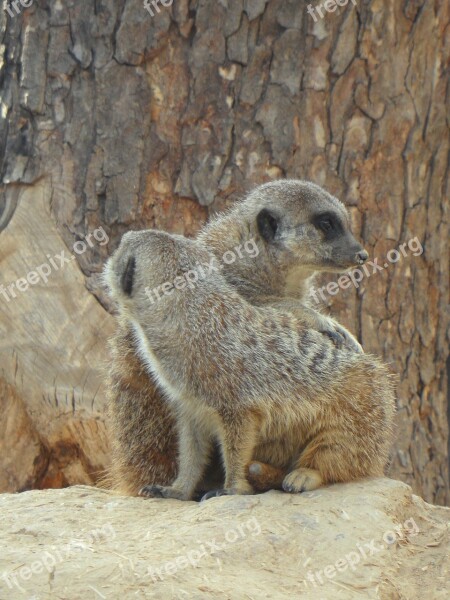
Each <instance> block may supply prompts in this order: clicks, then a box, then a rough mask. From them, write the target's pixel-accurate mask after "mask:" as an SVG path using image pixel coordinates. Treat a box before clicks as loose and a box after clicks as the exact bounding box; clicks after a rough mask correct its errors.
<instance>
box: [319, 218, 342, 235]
mask: <svg viewBox="0 0 450 600" xmlns="http://www.w3.org/2000/svg"><path fill="white" fill-rule="evenodd" d="M312 224H313V225H314V227H315V228H316V229H319V230H320V231H323V232H324V233H325V234H326V235H327V237H330V236H336V235H339V234H341V233H343V231H344V228H343V226H342V224H341V222H340V221H339V219H337V218H336V217H335V216H334V215H333V214H330V213H322V214H319V215H315V216H314V218H313V220H312Z"/></svg>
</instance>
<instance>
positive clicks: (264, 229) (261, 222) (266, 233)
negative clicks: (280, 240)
mask: <svg viewBox="0 0 450 600" xmlns="http://www.w3.org/2000/svg"><path fill="white" fill-rule="evenodd" d="M256 223H257V225H258V231H259V233H260V234H261V237H262V238H263V239H264V240H266V242H272V241H273V239H274V238H275V234H276V232H277V229H278V221H277V219H276V217H274V215H272V214H271V213H270V212H269V211H268V210H267V209H265V208H264V209H263V210H262V211H261V212H260V213H259V214H258V216H257V217H256Z"/></svg>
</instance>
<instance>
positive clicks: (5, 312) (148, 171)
mask: <svg viewBox="0 0 450 600" xmlns="http://www.w3.org/2000/svg"><path fill="white" fill-rule="evenodd" d="M312 4H313V5H316V4H317V3H315V2H313V3H312ZM306 6H307V3H303V2H301V1H299V0H191V1H190V2H189V1H188V0H175V1H174V2H173V5H172V6H170V7H164V6H163V5H162V4H160V12H156V11H155V15H154V16H153V17H152V16H151V15H150V14H149V12H147V11H146V10H145V9H144V7H143V3H142V1H141V0H128V1H127V2H125V1H124V0H77V1H71V0H58V1H57V2H56V1H55V2H53V1H46V0H35V2H34V4H33V5H32V6H31V8H29V9H23V10H22V12H21V14H20V15H17V16H15V17H14V18H11V17H9V16H8V15H7V13H6V12H5V11H1V13H0V41H1V45H0V52H1V57H2V61H1V62H0V69H1V70H0V78H1V79H0V82H1V111H0V112H1V119H2V120H1V124H0V161H1V162H0V173H1V177H2V187H1V194H2V195H1V199H0V230H1V234H0V261H1V269H0V282H1V283H2V284H3V285H4V286H7V285H9V284H11V283H12V282H16V280H17V279H19V278H22V277H26V275H27V273H28V272H29V271H30V270H33V269H34V268H35V267H36V266H38V265H40V264H42V263H44V262H47V263H48V262H49V257H53V256H54V255H56V254H58V253H60V252H61V251H62V250H65V251H66V253H67V254H68V255H70V254H72V255H73V256H75V259H76V260H75V259H74V260H73V262H70V263H68V264H67V265H64V266H63V267H61V268H60V269H58V270H56V269H54V268H52V273H51V276H49V281H48V283H46V284H44V283H43V282H42V281H39V282H38V283H36V284H33V285H30V286H29V289H27V290H26V291H23V292H20V291H17V293H16V296H17V297H16V298H14V297H13V296H12V295H11V294H10V295H9V296H6V295H5V294H3V293H2V294H0V315H1V316H0V319H1V320H0V328H1V339H0V403H1V405H2V423H1V427H0V452H1V456H0V464H1V466H2V470H1V471H0V488H1V490H10V491H12V490H17V489H26V488H29V487H43V486H55V487H57V486H61V485H67V484H70V483H75V482H93V481H95V480H96V477H97V473H98V472H99V471H100V470H101V469H102V468H103V467H104V465H105V463H106V461H107V456H108V437H107V432H106V430H105V424H104V416H103V415H104V395H103V388H102V375H101V366H100V365H101V363H102V361H103V359H104V357H105V356H104V354H105V351H104V347H105V339H106V337H107V335H108V334H109V333H110V331H111V328H112V318H111V316H110V315H109V314H108V312H107V311H106V310H105V308H108V305H107V301H106V300H105V297H104V294H103V292H102V289H101V285H100V283H99V272H100V270H101V266H102V264H103V262H104V260H105V258H106V256H107V255H108V254H109V253H110V252H111V251H112V250H113V249H114V248H115V247H116V245H117V243H118V241H119V239H120V236H121V234H122V233H123V232H124V231H126V230H128V229H133V228H144V227H157V228H161V229H167V230H170V231H175V232H178V233H183V234H186V235H193V234H194V233H195V232H196V231H197V230H198V228H199V227H200V225H201V224H202V223H203V222H204V221H205V219H206V218H207V217H208V215H209V214H211V213H213V212H215V211H217V210H219V209H222V208H224V207H225V206H227V205H228V204H229V203H231V202H233V201H234V200H235V199H236V198H237V197H239V196H241V195H242V194H243V193H244V192H245V191H246V190H248V189H250V188H252V187H253V186H254V185H255V184H258V183H261V182H263V181H266V180H269V179H273V178H277V177H283V176H287V177H298V178H308V179H311V180H313V181H315V182H317V183H319V184H321V185H323V186H325V187H326V188H327V189H328V190H330V191H331V192H332V193H334V194H336V195H337V196H338V197H340V198H342V199H343V200H344V201H346V202H347V203H348V205H349V206H350V211H351V213H352V217H353V220H354V223H355V230H356V232H357V234H359V235H360V237H361V239H363V240H364V242H365V244H366V247H367V249H368V250H369V251H370V254H371V255H372V256H373V257H379V259H380V263H383V262H384V258H385V256H386V253H387V252H388V251H389V250H390V249H392V248H398V246H399V245H400V244H401V243H404V242H407V241H408V240H410V239H411V238H415V237H417V238H418V239H419V240H420V242H421V243H422V245H423V247H424V253H423V254H422V255H420V256H413V255H412V253H411V252H408V254H407V256H405V257H402V258H401V260H399V261H398V262H397V263H396V264H395V265H394V264H391V265H389V266H388V268H386V269H383V271H382V272H379V273H377V274H373V276H371V277H370V278H366V279H365V280H364V281H363V282H361V285H360V287H359V288H358V290H355V289H354V288H353V287H352V289H347V290H345V291H340V292H339V294H337V295H336V296H330V295H328V296H327V304H328V305H329V306H330V308H331V311H332V313H333V314H335V315H337V316H338V318H340V319H341V320H342V321H343V322H344V323H345V324H346V325H348V326H349V327H350V328H351V329H352V330H353V331H355V332H357V334H358V336H359V338H360V340H361V341H362V343H363V344H364V347H365V349H366V351H369V352H374V353H376V354H380V355H382V356H383V357H384V358H385V360H387V361H388V362H389V363H390V364H391V365H392V368H393V370H394V371H396V372H397V373H398V374H399V376H400V385H399V390H398V419H397V439H396V446H395V449H394V455H393V462H392V467H391V474H392V476H394V477H398V478H400V479H402V480H403V481H406V482H407V483H410V484H411V485H412V486H413V488H414V490H415V491H416V492H418V493H419V494H421V495H422V496H423V497H424V498H425V499H427V500H428V501H433V502H437V503H445V502H446V501H447V500H448V484H447V479H448V452H447V440H448V424H447V413H446V406H447V405H446V393H447V379H446V375H445V362H446V358H447V354H448V310H447V298H448V273H447V261H448V253H447V243H448V233H449V227H448V199H447V201H446V200H445V198H446V191H447V190H446V188H445V186H446V182H447V180H446V168H447V153H448V146H449V137H448V129H447V126H446V121H445V99H446V87H445V86H446V78H445V66H446V59H447V58H448V57H447V56H446V55H445V52H444V43H445V33H446V26H447V25H448V12H449V5H448V2H446V1H445V0H433V1H431V2H430V1H429V0H428V1H426V0H398V1H397V0H396V2H391V1H390V0H372V1H368V0H357V2H356V6H354V4H353V3H352V2H349V3H348V5H347V6H345V7H337V9H336V10H335V11H334V12H333V13H326V12H325V14H324V18H320V17H319V16H317V15H316V22H315V21H314V18H313V17H312V16H310V15H309V14H308V13H307V12H306ZM447 30H448V27H447ZM447 41H448V40H447ZM447 47H448V45H447ZM447 198H448V196H447ZM100 226H102V227H103V228H104V230H105V231H106V232H107V234H108V236H109V243H108V244H105V245H100V244H93V245H92V246H90V245H86V251H85V252H83V253H81V252H80V253H79V254H77V253H76V252H74V251H73V248H74V243H75V242H76V241H77V240H83V239H85V238H86V236H87V235H88V233H89V232H92V231H94V230H95V229H96V228H98V227H100ZM18 285H19V287H20V286H22V287H24V284H18ZM97 300H98V301H97Z"/></svg>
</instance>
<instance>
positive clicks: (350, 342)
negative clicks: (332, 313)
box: [320, 324, 364, 354]
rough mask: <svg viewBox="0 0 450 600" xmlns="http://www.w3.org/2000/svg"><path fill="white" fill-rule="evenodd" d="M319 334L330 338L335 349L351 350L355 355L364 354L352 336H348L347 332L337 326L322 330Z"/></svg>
mask: <svg viewBox="0 0 450 600" xmlns="http://www.w3.org/2000/svg"><path fill="white" fill-rule="evenodd" d="M320 333H323V334H324V335H327V336H328V337H329V338H331V340H332V341H333V343H334V345H335V346H336V348H339V349H341V348H345V349H346V350H351V351H352V352H356V353H357V354H363V352H364V350H363V349H362V346H361V344H359V342H358V341H357V340H356V339H355V338H354V337H353V336H352V335H350V334H349V333H348V331H346V330H345V329H344V328H343V327H340V326H339V325H337V324H336V325H334V326H332V327H331V328H328V327H327V328H322V329H321V330H320Z"/></svg>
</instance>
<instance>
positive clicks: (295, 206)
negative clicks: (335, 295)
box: [106, 180, 367, 495]
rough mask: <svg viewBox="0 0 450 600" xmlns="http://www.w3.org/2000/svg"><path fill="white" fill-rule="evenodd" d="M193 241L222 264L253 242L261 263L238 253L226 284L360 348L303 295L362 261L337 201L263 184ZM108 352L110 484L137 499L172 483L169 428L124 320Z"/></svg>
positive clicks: (288, 185) (293, 186)
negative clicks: (325, 276) (324, 276)
mask: <svg viewBox="0 0 450 600" xmlns="http://www.w3.org/2000/svg"><path fill="white" fill-rule="evenodd" d="M199 239H200V241H201V242H202V243H203V244H204V245H205V246H207V247H208V248H209V250H210V251H211V252H212V253H213V254H214V255H215V256H216V257H217V259H218V260H220V261H221V260H222V257H223V255H224V254H225V253H226V252H227V251H229V250H231V249H233V248H239V247H241V248H242V247H243V245H244V244H245V243H247V242H249V241H250V240H254V241H255V243H256V244H257V247H258V249H259V253H258V255H257V256H250V255H249V254H248V253H245V252H241V256H238V258H237V260H236V261H234V262H232V263H231V264H225V263H223V266H224V268H223V271H222V273H223V275H224V276H225V278H226V279H227V281H228V282H229V283H230V285H232V286H233V287H235V288H236V290H237V291H238V292H239V293H240V294H241V295H242V296H243V297H244V298H246V299H247V300H248V301H249V302H250V303H251V304H254V305H255V306H273V307H276V308H282V309H284V310H289V311H291V312H295V314H296V315H297V317H298V318H301V319H303V320H304V321H305V324H307V325H309V327H311V328H313V329H317V330H318V331H322V332H324V333H325V334H326V335H328V336H330V337H331V338H332V339H333V340H334V343H335V345H337V346H345V347H348V348H350V349H352V350H354V351H355V352H361V351H362V349H361V347H360V345H359V344H358V342H357V341H356V339H355V338H354V337H353V336H352V335H351V334H350V333H349V332H348V331H347V330H346V329H345V328H344V327H342V326H341V325H339V323H337V322H336V321H335V320H333V319H331V318H330V317H327V316H325V315H322V314H321V313H319V312H318V311H316V310H314V309H313V308H312V307H311V306H310V305H309V297H308V289H309V286H310V285H311V283H312V281H313V279H314V277H315V275H316V273H317V272H320V271H336V272H342V271H343V270H346V269H348V268H350V267H352V266H356V265H358V264H361V262H364V260H365V259H366V258H367V253H365V251H364V250H363V249H362V247H361V246H360V245H359V244H358V243H357V241H356V240H355V239H354V237H353V236H352V234H351V231H350V223H349V217H348V214H347V211H346V209H345V207H344V205H343V204H342V203H341V202H340V201H339V200H337V199H336V198H335V197H334V196H332V195H331V194H329V193H327V192H326V191H325V190H323V189H322V188H320V187H319V186H317V185H315V184H312V183H309V182H304V181H298V180H281V181H275V182H271V183H266V184H264V185H262V186H259V187H258V188H256V189H255V190H253V191H252V192H251V193H250V194H249V195H248V196H246V197H245V198H244V200H242V201H241V202H238V203H236V204H235V205H234V206H233V207H232V209H231V210H229V211H228V212H226V213H225V214H222V215H220V216H219V217H218V218H216V219H214V220H213V221H211V222H210V223H208V224H207V225H206V226H205V228H204V229H203V231H202V232H201V233H200V235H199ZM311 248H312V249H313V250H312V251H311ZM110 351H111V364H110V369H109V381H108V412H109V423H110V427H111V438H112V460H111V466H110V468H109V474H108V476H107V478H106V480H107V483H108V484H109V485H110V486H111V487H113V488H115V489H117V490H118V491H120V492H122V493H125V494H133V495H134V494H137V493H138V491H139V489H140V488H141V487H142V486H143V485H145V484H147V483H161V484H167V483H169V482H171V481H172V480H173V479H174V477H175V475H176V468H177V438H176V434H175V428H174V425H175V421H174V417H173V414H172V410H171V408H170V407H169V406H168V404H167V402H166V401H165V400H164V399H163V398H162V397H161V394H160V392H159V390H158V389H157V388H156V386H155V384H154V381H153V379H152V376H151V375H150V374H149V373H148V372H147V371H146V369H145V368H144V365H143V362H142V359H141V358H140V357H139V355H138V352H137V347H136V342H135V340H134V338H133V334H132V330H131V327H130V323H129V322H128V320H127V319H126V318H125V317H123V316H121V315H119V317H118V328H117V332H116V334H115V335H114V336H113V337H112V339H111V340H110ZM214 464H215V465H216V466H217V461H215V463H214ZM255 467H256V465H255ZM219 470H220V464H219ZM256 471H258V469H257V468H256ZM269 475H270V473H269ZM272 475H273V478H272V480H271V479H270V476H268V474H267V469H266V471H265V474H264V479H265V480H264V481H262V482H261V487H262V488H264V486H266V487H267V486H269V487H270V486H271V485H274V484H275V483H276V481H277V477H278V476H279V472H274V473H272ZM253 483H254V484H255V485H258V483H257V481H256V480H254V481H253Z"/></svg>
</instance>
